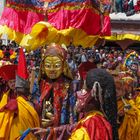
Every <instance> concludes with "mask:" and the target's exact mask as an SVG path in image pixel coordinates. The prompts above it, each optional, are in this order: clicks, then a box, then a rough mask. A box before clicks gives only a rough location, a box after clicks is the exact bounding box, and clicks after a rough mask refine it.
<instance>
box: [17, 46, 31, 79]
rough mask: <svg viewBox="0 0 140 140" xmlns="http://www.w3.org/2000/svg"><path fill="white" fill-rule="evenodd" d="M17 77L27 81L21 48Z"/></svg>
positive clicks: (25, 65) (21, 49) (24, 60)
mask: <svg viewBox="0 0 140 140" xmlns="http://www.w3.org/2000/svg"><path fill="white" fill-rule="evenodd" d="M17 75H18V76H19V77H20V78H22V79H25V80H26V79H28V72H27V64H26V59H25V54H24V52H23V48H20V51H19V59H18V69H17Z"/></svg>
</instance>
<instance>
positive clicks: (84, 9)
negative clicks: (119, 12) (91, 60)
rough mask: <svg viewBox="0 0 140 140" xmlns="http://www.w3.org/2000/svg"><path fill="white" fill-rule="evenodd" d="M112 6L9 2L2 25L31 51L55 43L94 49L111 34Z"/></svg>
mask: <svg viewBox="0 0 140 140" xmlns="http://www.w3.org/2000/svg"><path fill="white" fill-rule="evenodd" d="M110 5H111V3H110V2H108V1H107V0H102V2H101V1H100V0H7V3H6V7H5V9H4V12H3V15H2V18H1V20H0V25H2V27H3V26H4V25H6V28H4V32H6V33H7V34H8V35H9V38H10V39H12V40H16V42H17V43H19V44H20V45H22V46H24V47H25V48H26V49H28V50H34V49H36V48H38V47H39V46H42V45H46V44H49V43H52V42H55V43H58V44H66V45H68V44H69V43H70V42H72V43H73V44H74V45H82V46H83V47H91V46H93V45H94V44H95V43H96V41H97V39H98V38H99V37H104V36H109V35H110V34H111V27H110V17H109V11H110ZM45 19H47V21H44V20H45ZM40 21H41V22H40ZM7 28H8V29H7Z"/></svg>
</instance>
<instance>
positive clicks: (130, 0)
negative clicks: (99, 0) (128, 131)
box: [112, 0, 140, 16]
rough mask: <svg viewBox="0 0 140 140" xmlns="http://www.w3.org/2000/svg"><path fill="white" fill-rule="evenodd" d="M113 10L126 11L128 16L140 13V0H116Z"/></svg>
mask: <svg viewBox="0 0 140 140" xmlns="http://www.w3.org/2000/svg"><path fill="white" fill-rule="evenodd" d="M112 3H113V7H114V9H113V11H114V12H116V13H120V12H121V13H126V15H127V16H131V15H134V14H136V13H137V14H138V13H139V12H140V1H139V0H114V1H112Z"/></svg>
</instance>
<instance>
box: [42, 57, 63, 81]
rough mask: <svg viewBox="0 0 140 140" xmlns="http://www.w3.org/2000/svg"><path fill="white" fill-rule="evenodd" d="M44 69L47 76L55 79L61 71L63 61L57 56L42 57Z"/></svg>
mask: <svg viewBox="0 0 140 140" xmlns="http://www.w3.org/2000/svg"><path fill="white" fill-rule="evenodd" d="M44 71H45V74H46V75H47V77H48V78H50V79H57V78H59V77H60V76H61V74H62V73H63V62H62V60H61V59H60V58H59V57H57V56H47V57H46V58H45V59H44Z"/></svg>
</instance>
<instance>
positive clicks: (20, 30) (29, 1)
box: [0, 0, 44, 43]
mask: <svg viewBox="0 0 140 140" xmlns="http://www.w3.org/2000/svg"><path fill="white" fill-rule="evenodd" d="M43 8H44V2H40V1H36V0H6V5H5V8H4V11H3V13H2V16H1V19H0V29H1V31H0V33H1V34H2V33H6V34H7V35H8V36H9V38H10V39H11V40H15V41H16V42H17V43H20V41H21V39H22V38H23V36H24V35H25V34H28V33H30V31H31V28H32V26H33V25H34V24H35V23H37V22H39V21H42V20H44V15H43V14H44V9H43Z"/></svg>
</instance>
